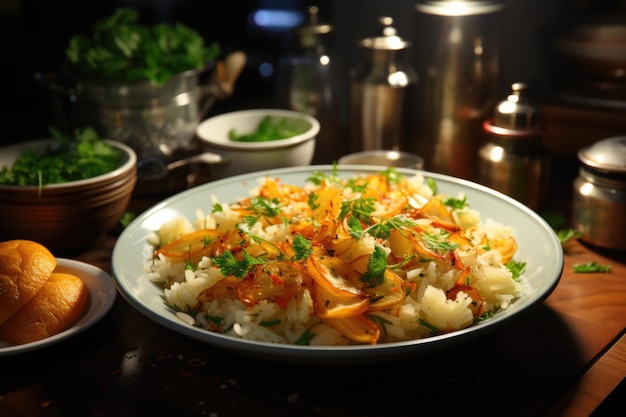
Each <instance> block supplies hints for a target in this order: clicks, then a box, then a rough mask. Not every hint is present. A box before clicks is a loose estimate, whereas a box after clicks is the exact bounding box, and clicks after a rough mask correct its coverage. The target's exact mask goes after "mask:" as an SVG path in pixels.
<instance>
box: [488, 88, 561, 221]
mask: <svg viewBox="0 0 626 417" xmlns="http://www.w3.org/2000/svg"><path fill="white" fill-rule="evenodd" d="M527 93H528V88H527V85H526V84H525V83H515V84H513V85H512V86H511V94H510V95H509V96H508V97H507V99H506V100H504V101H502V102H500V103H499V104H498V105H497V106H496V108H495V111H494V114H493V118H491V119H487V120H485V121H484V123H483V129H484V131H485V139H486V141H485V143H484V144H483V145H482V146H481V147H480V149H479V150H478V169H477V181H478V182H480V183H481V184H483V185H486V186H488V187H491V188H493V189H495V190H497V191H500V192H502V193H504V194H507V195H508V196H510V197H513V198H515V199H516V200H518V201H520V202H522V203H524V204H526V205H527V206H528V207H530V208H532V209H534V210H537V209H540V208H543V206H544V205H545V203H546V200H547V195H548V178H549V170H550V154H549V152H548V149H547V148H546V147H545V146H544V145H543V142H542V133H543V130H542V127H541V116H540V112H539V110H538V109H537V107H535V106H534V105H533V104H532V103H531V102H530V101H529V99H528V97H527V96H528V94H527Z"/></svg>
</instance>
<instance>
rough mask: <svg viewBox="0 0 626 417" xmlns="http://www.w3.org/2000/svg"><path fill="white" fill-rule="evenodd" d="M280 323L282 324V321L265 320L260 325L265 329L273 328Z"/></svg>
mask: <svg viewBox="0 0 626 417" xmlns="http://www.w3.org/2000/svg"><path fill="white" fill-rule="evenodd" d="M280 323H281V320H280V319H274V320H264V321H261V322H260V323H259V324H260V325H261V326H263V327H272V326H276V325H277V324H280Z"/></svg>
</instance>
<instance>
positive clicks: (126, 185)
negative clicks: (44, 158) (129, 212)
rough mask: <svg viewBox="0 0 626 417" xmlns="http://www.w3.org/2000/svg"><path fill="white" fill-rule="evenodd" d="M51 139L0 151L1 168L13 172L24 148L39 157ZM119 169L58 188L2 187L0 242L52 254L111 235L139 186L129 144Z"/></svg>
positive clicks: (122, 147) (68, 251) (120, 145)
mask: <svg viewBox="0 0 626 417" xmlns="http://www.w3.org/2000/svg"><path fill="white" fill-rule="evenodd" d="M54 141H55V140H54V139H42V140H35V141H28V142H21V143H18V144H15V145H10V146H6V147H4V148H2V149H0V168H1V167H4V166H7V167H11V166H12V164H13V162H14V161H15V160H16V159H17V158H18V157H19V155H21V154H22V153H23V152H24V151H25V150H26V149H33V150H35V151H36V152H43V150H44V149H46V147H47V146H49V145H50V144H52V143H54ZM107 142H108V143H110V144H111V145H113V146H115V147H116V148H118V149H120V150H122V151H123V152H124V158H123V159H122V161H121V162H120V164H119V166H118V167H117V168H116V169H114V170H113V171H111V172H108V173H106V174H102V175H99V176H97V177H93V178H88V179H83V180H78V181H70V182H67V183H61V184H49V185H44V186H42V187H38V186H16V185H1V184H0V213H1V214H0V240H9V239H28V240H34V241H36V242H39V243H41V244H43V245H44V246H46V247H48V248H49V249H50V250H51V251H52V252H53V253H54V254H55V255H57V256H59V255H68V254H72V253H75V252H77V251H79V250H84V249H85V248H86V247H88V246H89V245H91V244H93V243H94V242H95V241H96V240H97V239H98V238H99V237H101V236H102V235H103V234H104V233H106V232H108V231H110V230H112V229H113V228H114V227H115V226H116V225H117V224H118V223H119V221H120V219H121V217H122V215H123V214H124V212H125V211H126V209H127V208H128V203H129V201H130V199H131V197H132V194H133V190H134V187H135V183H136V181H137V173H136V165H137V155H136V154H135V152H134V151H133V150H132V149H131V148H130V147H128V146H127V145H125V144H123V143H120V142H117V141H107Z"/></svg>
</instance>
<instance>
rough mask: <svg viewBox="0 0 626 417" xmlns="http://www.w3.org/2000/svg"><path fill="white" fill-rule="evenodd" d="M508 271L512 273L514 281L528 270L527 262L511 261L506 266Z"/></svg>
mask: <svg viewBox="0 0 626 417" xmlns="http://www.w3.org/2000/svg"><path fill="white" fill-rule="evenodd" d="M506 269H508V270H509V271H511V274H512V276H513V279H517V278H519V277H520V276H521V275H522V274H523V273H524V271H525V270H526V262H518V261H510V262H508V263H507V264H506Z"/></svg>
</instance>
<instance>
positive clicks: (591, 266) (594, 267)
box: [572, 262, 611, 273]
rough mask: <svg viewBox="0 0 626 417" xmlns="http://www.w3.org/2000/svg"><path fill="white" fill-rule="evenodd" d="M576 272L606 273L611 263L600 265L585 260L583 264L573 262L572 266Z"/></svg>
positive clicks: (609, 269)
mask: <svg viewBox="0 0 626 417" xmlns="http://www.w3.org/2000/svg"><path fill="white" fill-rule="evenodd" d="M572 268H573V270H574V272H576V273H590V272H602V273H608V272H610V271H611V265H600V264H598V263H596V262H587V263H584V264H575V265H573V266H572Z"/></svg>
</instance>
